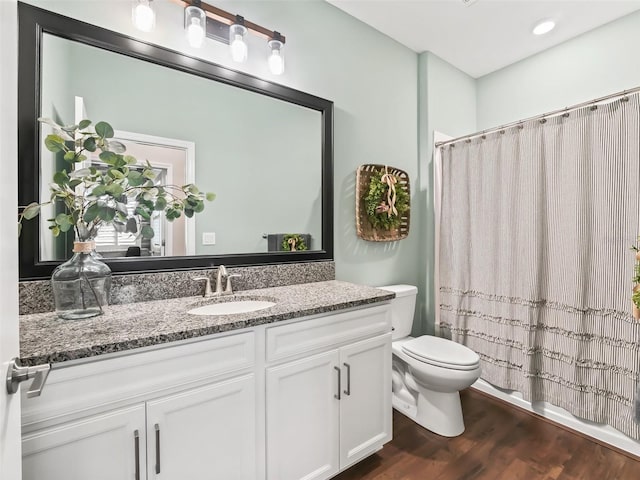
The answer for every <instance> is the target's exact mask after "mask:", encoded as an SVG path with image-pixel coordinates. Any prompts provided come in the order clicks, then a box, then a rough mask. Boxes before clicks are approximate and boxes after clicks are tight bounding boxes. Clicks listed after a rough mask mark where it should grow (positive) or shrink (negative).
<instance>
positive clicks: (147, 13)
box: [131, 0, 156, 32]
mask: <svg viewBox="0 0 640 480" xmlns="http://www.w3.org/2000/svg"><path fill="white" fill-rule="evenodd" d="M152 2H153V0H133V5H132V6H131V20H132V21H133V25H134V26H135V27H136V28H137V29H138V30H140V31H142V32H151V31H152V30H153V29H154V28H155V26H156V12H155V11H154V10H153V5H152Z"/></svg>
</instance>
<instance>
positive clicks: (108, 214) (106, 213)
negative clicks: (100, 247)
mask: <svg viewBox="0 0 640 480" xmlns="http://www.w3.org/2000/svg"><path fill="white" fill-rule="evenodd" d="M99 216H100V218H101V219H102V220H104V221H105V222H110V221H111V220H113V219H114V218H116V209H115V208H112V207H100V214H99Z"/></svg>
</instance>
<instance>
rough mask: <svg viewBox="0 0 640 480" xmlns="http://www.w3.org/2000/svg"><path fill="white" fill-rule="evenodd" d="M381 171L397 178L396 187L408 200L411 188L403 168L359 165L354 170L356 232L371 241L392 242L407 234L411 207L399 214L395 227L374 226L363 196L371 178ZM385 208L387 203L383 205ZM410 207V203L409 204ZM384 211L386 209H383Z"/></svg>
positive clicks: (367, 190) (366, 193)
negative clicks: (387, 228) (388, 228)
mask: <svg viewBox="0 0 640 480" xmlns="http://www.w3.org/2000/svg"><path fill="white" fill-rule="evenodd" d="M381 172H384V173H389V174H391V175H393V176H394V177H395V178H396V179H397V183H395V188H396V189H402V190H403V191H404V192H405V193H406V196H407V198H408V200H409V202H410V199H411V189H410V185H409V175H408V174H407V172H405V171H404V170H400V169H399V168H395V167H391V166H388V165H376V164H365V165H360V166H359V167H358V170H357V172H356V233H357V234H358V237H360V238H362V239H363V240H369V241H371V242H393V241H396V240H402V239H403V238H407V236H408V235H409V224H410V220H411V209H410V208H408V209H407V210H406V211H405V212H402V213H400V214H399V217H400V221H399V224H398V226H397V227H396V228H391V229H390V230H386V229H384V228H375V227H374V226H373V225H371V222H370V220H369V218H368V215H367V207H366V202H365V198H366V197H367V195H368V193H369V187H370V185H371V180H372V179H373V178H374V177H377V176H379V174H380V173H381ZM385 206H386V207H387V210H388V208H389V206H388V205H385ZM409 207H410V205H409ZM385 212H386V210H385Z"/></svg>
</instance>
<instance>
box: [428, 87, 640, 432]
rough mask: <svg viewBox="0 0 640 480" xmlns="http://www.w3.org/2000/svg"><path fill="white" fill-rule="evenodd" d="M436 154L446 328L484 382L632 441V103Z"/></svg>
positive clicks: (637, 137)
mask: <svg viewBox="0 0 640 480" xmlns="http://www.w3.org/2000/svg"><path fill="white" fill-rule="evenodd" d="M439 153H440V154H441V158H442V164H441V179H440V180H441V185H442V192H441V198H440V202H441V203H440V209H441V211H440V218H441V221H440V235H439V252H437V254H438V255H439V285H440V286H439V292H438V295H437V298H439V320H438V322H439V328H440V332H441V334H443V335H444V336H447V337H449V338H452V339H453V340H455V341H458V342H460V343H463V344H465V345H467V346H469V347H470V348H472V349H473V350H475V351H476V352H478V354H479V355H480V357H481V361H482V378H483V379H485V380H486V381H488V382H490V383H491V384H493V385H495V386H497V387H501V388H506V389H511V390H517V391H519V392H522V394H523V396H524V397H525V399H527V400H529V401H546V402H550V403H552V404H554V405H557V406H559V407H562V408H564V409H566V410H568V411H569V412H571V413H573V414H574V415H576V416H578V417H581V418H585V419H588V420H591V421H594V422H599V423H606V424H609V425H611V426H613V427H615V428H616V429H618V430H620V431H622V432H623V433H625V434H627V435H629V436H630V437H632V438H635V439H640V428H639V425H638V424H637V423H636V422H635V421H634V399H635V395H636V387H637V385H638V380H639V375H640V347H639V342H640V322H638V321H635V320H634V319H633V318H632V316H631V314H630V312H631V289H632V287H633V285H632V282H631V279H632V277H633V266H634V263H635V257H634V252H632V251H630V246H631V245H632V244H636V241H637V236H638V232H639V226H640V225H639V224H640V222H639V215H640V100H639V97H638V95H633V96H630V97H628V98H621V99H619V100H616V101H613V102H611V103H608V104H602V105H598V106H597V107H596V106H591V107H586V108H582V109H580V110H575V111H572V112H571V113H570V114H565V115H560V116H556V117H551V118H548V119H545V120H532V121H527V122H525V123H522V124H521V125H519V126H517V127H513V128H509V129H506V130H504V131H501V132H496V133H494V134H490V135H486V137H476V138H475V139H472V140H471V141H468V140H467V141H461V142H457V143H455V144H453V145H448V146H444V147H441V151H440V152H439Z"/></svg>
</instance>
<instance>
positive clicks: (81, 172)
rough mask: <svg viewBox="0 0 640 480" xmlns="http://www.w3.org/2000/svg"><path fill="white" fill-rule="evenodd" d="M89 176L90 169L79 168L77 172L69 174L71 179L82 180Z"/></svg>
mask: <svg viewBox="0 0 640 480" xmlns="http://www.w3.org/2000/svg"><path fill="white" fill-rule="evenodd" d="M89 175H91V169H90V168H80V169H79V170H74V171H73V172H71V173H70V174H69V176H70V177H71V178H83V177H88V176H89Z"/></svg>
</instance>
